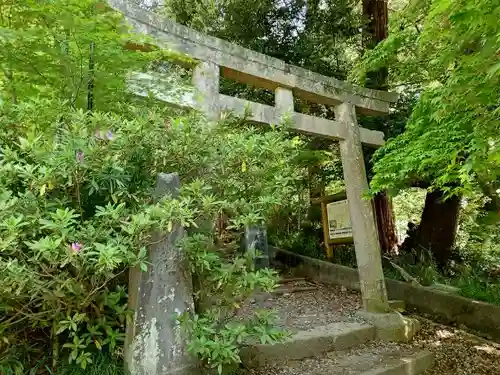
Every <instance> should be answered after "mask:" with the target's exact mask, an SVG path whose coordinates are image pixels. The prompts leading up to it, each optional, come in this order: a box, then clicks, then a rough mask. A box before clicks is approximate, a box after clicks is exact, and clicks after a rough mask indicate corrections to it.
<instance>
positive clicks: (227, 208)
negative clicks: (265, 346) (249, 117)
mask: <svg viewBox="0 0 500 375" xmlns="http://www.w3.org/2000/svg"><path fill="white" fill-rule="evenodd" d="M42 108H43V110H42ZM117 110H120V114H117V113H111V112H109V113H102V112H94V113H92V114H89V113H86V112H84V111H78V110H73V109H71V108H70V107H69V106H66V105H65V104H64V103H57V102H52V101H48V100H39V101H33V102H26V103H21V104H18V105H13V106H12V105H7V106H3V107H2V108H1V117H0V126H1V127H2V129H5V131H4V132H2V134H1V135H0V150H1V153H0V270H1V272H0V274H1V277H0V310H1V313H2V314H1V315H2V318H1V319H0V330H1V335H2V337H3V341H2V343H1V345H2V348H1V349H2V352H1V353H2V357H1V358H2V359H1V361H2V362H0V363H8V366H10V367H11V368H14V367H15V366H14V364H16V366H18V367H19V368H21V367H20V366H21V365H22V363H21V362H20V359H21V358H23V356H24V358H27V357H28V356H30V355H31V356H34V358H37V356H42V355H43V352H44V351H45V350H48V351H49V352H50V353H51V355H52V357H53V358H54V359H56V360H57V359H58V358H68V359H69V360H70V361H71V362H76V363H77V364H79V365H81V366H82V367H86V366H87V365H88V364H89V363H91V362H92V358H93V353H94V352H99V351H101V352H106V353H110V354H112V355H116V354H117V353H118V354H119V352H120V351H121V345H122V343H123V339H124V328H125V325H126V323H127V319H128V318H129V317H130V316H131V315H130V313H131V311H130V310H129V309H128V307H127V272H128V269H129V268H130V267H133V266H136V265H138V266H139V267H140V268H141V269H143V270H145V269H147V267H148V264H147V261H146V259H147V246H148V243H149V241H150V234H151V233H152V232H153V231H155V230H168V229H169V228H171V226H172V225H173V223H174V222H175V223H180V224H181V225H183V226H185V227H187V228H189V227H193V228H194V227H195V226H196V227H198V228H197V231H198V233H197V234H196V235H193V236H192V237H190V238H188V241H187V242H186V244H185V246H184V247H185V250H186V251H187V252H188V255H189V258H190V260H191V270H192V271H193V273H195V274H196V276H198V279H199V280H200V279H203V281H204V282H203V283H202V284H200V285H203V287H200V288H199V290H198V291H197V294H196V298H197V301H198V300H200V301H201V300H204V301H209V304H208V305H205V308H204V309H200V310H199V311H198V313H197V315H195V316H194V317H193V316H190V317H183V318H182V319H184V322H185V326H186V328H187V329H188V331H189V332H191V336H192V339H193V344H192V345H191V347H192V350H193V352H195V353H196V354H198V355H199V356H200V357H201V359H203V360H204V361H205V363H206V364H207V365H208V364H209V365H210V366H212V367H213V366H216V367H217V366H219V365H222V364H227V363H234V362H238V361H239V357H238V350H239V344H241V342H242V341H241V339H242V338H244V337H256V338H257V339H259V340H261V339H262V340H263V341H265V342H267V341H272V340H275V339H280V338H281V337H282V334H281V333H279V332H277V331H275V330H273V329H272V328H271V324H270V320H269V319H268V318H270V317H268V318H266V319H264V317H263V316H261V315H259V316H257V317H256V318H252V319H251V320H250V321H248V322H246V323H242V324H243V325H241V326H239V327H240V328H238V329H237V331H238V330H239V331H238V334H232V336H231V338H228V336H227V335H228V332H234V330H235V329H236V328H234V327H236V326H234V325H231V324H229V325H227V324H226V323H229V322H230V321H231V317H232V315H233V312H234V310H235V309H237V306H238V305H237V301H238V300H239V299H240V298H241V297H242V296H245V295H250V294H251V293H252V292H253V290H255V289H258V288H260V289H264V290H270V289H272V288H273V286H274V285H275V283H276V276H275V275H274V274H273V273H272V272H271V271H269V270H266V271H255V270H253V268H252V266H251V264H252V262H251V260H250V259H247V258H246V257H241V256H234V255H233V254H234V250H235V247H236V246H235V243H236V240H237V238H238V237H239V233H241V229H242V227H243V225H244V224H254V223H259V224H262V223H266V221H267V220H268V219H269V217H270V216H271V215H272V213H273V212H274V211H275V210H277V209H278V208H279V207H282V206H284V205H286V202H287V199H288V197H289V195H290V194H291V193H292V191H293V188H292V187H293V184H294V183H295V181H296V180H297V179H298V178H300V177H301V174H300V170H298V169H297V168H295V169H294V168H293V162H294V158H295V157H296V155H297V153H298V144H297V142H296V140H295V141H294V140H290V139H287V138H286V137H285V135H284V129H281V130H272V131H267V132H263V131H261V130H258V129H254V128H252V127H249V126H246V125H245V124H244V123H243V122H241V121H239V120H236V119H233V118H231V117H230V116H228V117H227V118H226V119H225V120H223V121H221V123H220V124H218V125H216V126H212V127H208V126H207V124H206V122H205V120H204V119H203V118H201V117H198V116H197V115H195V114H192V115H184V116H180V115H176V114H174V116H170V117H169V115H168V114H165V113H164V111H163V110H161V109H159V108H156V107H154V106H151V105H150V106H147V108H146V106H142V107H141V106H137V107H133V106H130V105H127V106H124V107H123V108H120V106H118V107H117ZM42 112H43V113H44V115H42V116H38V114H39V113H42ZM171 115H172V114H171ZM174 171H175V172H178V173H179V174H180V176H181V180H182V184H183V189H182V194H181V197H180V198H179V199H176V200H174V199H170V198H168V197H167V198H165V199H161V200H160V201H158V202H155V201H153V199H152V189H153V188H154V183H155V178H156V175H157V174H158V173H160V172H174ZM221 218H224V221H223V224H220V225H205V226H200V225H197V224H196V223H203V222H208V223H216V222H220V220H221ZM214 297H215V298H214ZM210 301H212V302H210ZM213 301H218V302H217V303H216V304H214V303H213ZM222 323H223V324H222ZM207 327H208V328H209V327H212V328H210V329H212V334H211V335H209V337H208V336H207V337H205V338H202V335H201V334H200V332H206V330H207V329H208V328H207ZM214 327H216V329H213V328H214ZM259 327H260V328H259ZM222 337H226V338H227V340H226V341H225V342H224V341H223V340H220V338H222ZM203 340H205V341H203ZM216 342H221V343H223V345H227V347H226V349H227V350H226V354H224V352H221V353H222V354H221V356H220V358H213V357H212V358H211V361H207V360H206V359H207V358H206V356H207V354H209V353H210V351H211V349H210V348H211V346H210V345H214V343H216ZM41 348H44V349H42V350H40V349H41ZM19 350H21V351H22V355H20V353H19ZM32 351H34V352H33V353H32ZM209 357H210V355H209ZM209 362H210V363H209ZM12 366H14V367H12Z"/></svg>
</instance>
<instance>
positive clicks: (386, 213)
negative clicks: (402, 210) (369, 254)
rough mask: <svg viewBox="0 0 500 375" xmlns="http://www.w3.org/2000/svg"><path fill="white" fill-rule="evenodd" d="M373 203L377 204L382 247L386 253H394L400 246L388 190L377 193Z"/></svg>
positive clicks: (376, 209) (376, 211)
mask: <svg viewBox="0 0 500 375" xmlns="http://www.w3.org/2000/svg"><path fill="white" fill-rule="evenodd" d="M373 203H374V205H375V216H376V219H377V228H378V237H379V241H380V247H381V249H382V251H383V252H384V253H392V252H394V251H395V250H396V249H397V247H398V236H397V233H396V225H395V223H394V215H393V211H392V200H391V198H390V197H389V196H388V195H387V193H386V192H382V193H378V194H377V195H375V197H374V199H373Z"/></svg>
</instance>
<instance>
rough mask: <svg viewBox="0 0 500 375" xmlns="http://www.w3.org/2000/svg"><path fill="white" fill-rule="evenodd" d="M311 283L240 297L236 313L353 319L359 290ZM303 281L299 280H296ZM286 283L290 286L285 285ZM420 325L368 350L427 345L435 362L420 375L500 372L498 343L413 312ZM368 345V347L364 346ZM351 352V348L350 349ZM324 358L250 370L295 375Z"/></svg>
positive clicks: (310, 321) (293, 321)
mask: <svg viewBox="0 0 500 375" xmlns="http://www.w3.org/2000/svg"><path fill="white" fill-rule="evenodd" d="M307 285H309V286H311V285H314V286H315V288H316V289H315V290H312V291H305V292H298V293H282V294H281V295H271V296H269V295H267V296H265V297H260V298H255V299H252V300H249V301H247V302H246V304H244V305H243V307H242V309H241V310H240V316H245V315H246V314H250V313H251V311H253V310H254V309H256V308H264V309H274V310H275V311H276V312H277V314H278V316H279V323H278V324H279V325H280V326H282V327H286V328H288V329H289V330H291V331H292V332H293V331H296V330H306V329H310V328H314V327H317V326H321V325H325V324H328V323H332V322H339V321H356V320H358V318H356V317H355V313H356V311H358V310H359V309H360V308H361V298H360V295H359V293H357V292H352V291H348V290H347V289H346V288H344V287H333V286H324V285H321V284H307ZM300 286H303V285H300ZM290 287H293V285H291V286H290ZM413 317H414V318H417V319H419V320H420V322H421V325H422V329H421V330H420V332H419V333H418V335H417V336H416V337H415V338H414V340H413V341H412V342H411V343H410V344H395V343H376V344H375V345H372V346H373V348H374V349H373V350H374V351H376V350H380V348H381V347H383V346H384V345H386V349H387V350H390V351H393V352H394V351H395V352H398V351H399V352H401V353H404V352H407V351H417V350H418V349H424V348H425V349H428V350H430V351H431V352H432V353H434V356H435V366H434V367H433V368H432V369H430V370H428V371H427V372H426V373H425V374H426V375H500V344H497V343H494V342H491V341H487V340H484V339H482V338H480V337H477V336H474V335H472V334H470V333H468V332H466V331H464V330H462V329H459V328H454V327H448V326H444V325H440V324H436V323H433V322H431V321H430V320H427V319H425V318H422V317H419V316H413ZM369 350H371V349H369ZM354 351H355V349H354ZM327 360H328V359H327V358H326V357H324V358H323V359H321V358H311V359H307V360H305V362H304V363H302V364H300V366H297V369H295V370H294V369H289V370H286V371H284V370H276V369H272V368H267V369H265V368H264V369H259V370H258V371H256V372H252V374H254V375H271V374H280V375H284V374H290V375H292V374H300V373H304V371H302V372H301V370H300V367H301V366H302V367H304V366H306V367H307V368H315V369H317V370H320V369H321V367H322V366H323V368H325V367H324V366H325V361H327Z"/></svg>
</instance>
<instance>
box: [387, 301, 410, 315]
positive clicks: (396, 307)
mask: <svg viewBox="0 0 500 375" xmlns="http://www.w3.org/2000/svg"><path fill="white" fill-rule="evenodd" d="M389 307H390V308H391V310H393V311H398V312H403V311H404V310H405V308H406V305H405V301H403V300H400V299H393V300H390V301H389Z"/></svg>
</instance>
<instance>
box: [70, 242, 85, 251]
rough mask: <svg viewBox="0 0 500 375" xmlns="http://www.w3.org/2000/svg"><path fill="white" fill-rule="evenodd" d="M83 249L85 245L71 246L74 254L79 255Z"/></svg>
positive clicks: (74, 244)
mask: <svg viewBox="0 0 500 375" xmlns="http://www.w3.org/2000/svg"><path fill="white" fill-rule="evenodd" d="M82 247H83V245H82V244H81V243H79V242H73V243H72V244H71V251H73V252H74V253H76V254H78V253H79V252H80V251H82Z"/></svg>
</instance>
